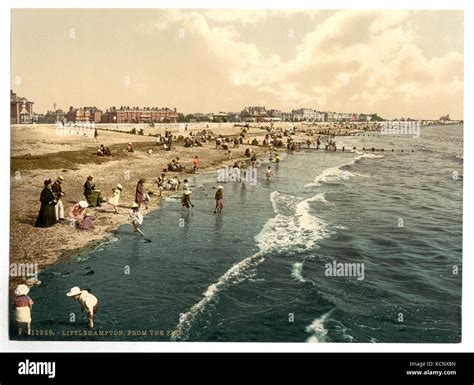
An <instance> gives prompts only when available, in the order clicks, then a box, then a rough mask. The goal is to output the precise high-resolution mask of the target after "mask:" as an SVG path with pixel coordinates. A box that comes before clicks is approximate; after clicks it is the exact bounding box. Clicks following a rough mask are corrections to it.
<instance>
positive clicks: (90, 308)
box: [66, 286, 99, 329]
mask: <svg viewBox="0 0 474 385" xmlns="http://www.w3.org/2000/svg"><path fill="white" fill-rule="evenodd" d="M66 295H67V296H68V297H72V298H73V299H75V300H77V302H79V303H80V305H81V311H84V309H85V310H86V311H87V326H88V327H89V329H92V328H93V327H94V316H95V315H96V314H97V311H98V310H99V300H98V299H97V297H96V296H95V295H92V294H91V293H89V292H88V291H87V290H81V289H80V288H79V287H77V286H74V287H73V288H72V289H71V290H69V292H68V293H67V294H66Z"/></svg>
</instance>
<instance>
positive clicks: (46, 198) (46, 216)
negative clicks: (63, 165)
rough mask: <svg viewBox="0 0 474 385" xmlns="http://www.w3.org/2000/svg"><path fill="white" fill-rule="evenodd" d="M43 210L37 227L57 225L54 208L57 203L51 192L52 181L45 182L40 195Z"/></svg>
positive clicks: (37, 221) (37, 220)
mask: <svg viewBox="0 0 474 385" xmlns="http://www.w3.org/2000/svg"><path fill="white" fill-rule="evenodd" d="M40 202H41V208H40V211H39V213H38V218H37V219H36V223H35V227H51V226H53V225H55V224H56V223H57V220H56V212H55V209H54V206H55V205H56V203H57V201H56V198H55V196H54V194H53V192H52V191H51V179H48V180H45V181H44V188H43V191H41V195H40Z"/></svg>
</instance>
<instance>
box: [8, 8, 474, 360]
mask: <svg viewBox="0 0 474 385" xmlns="http://www.w3.org/2000/svg"><path fill="white" fill-rule="evenodd" d="M120 5H121V6H118V4H117V3H116V2H112V1H106V0H80V1H78V0H68V1H67V2H66V1H62V2H59V1H51V0H25V1H22V0H18V1H11V0H6V1H2V3H1V5H0V7H1V9H2V12H0V42H1V43H0V44H1V48H2V55H1V57H2V59H1V73H0V78H1V83H0V84H1V87H0V89H1V90H2V92H1V93H0V95H1V96H0V111H2V115H1V116H5V117H7V116H8V117H9V116H10V108H9V105H8V98H9V95H10V91H9V90H10V54H9V52H10V17H11V9H12V8H315V9H345V8H348V9H362V8H365V9H370V8H373V9H446V10H448V9H458V10H464V28H465V30H464V60H465V62H464V68H465V69H466V68H474V66H473V60H472V47H473V46H474V44H473V42H472V36H473V35H472V31H473V26H474V20H473V17H472V14H473V11H472V8H473V3H472V2H471V1H469V2H468V1H466V2H463V1H459V0H451V1H439V0H431V1H430V2H426V1H420V0H396V1H393V0H390V1H384V2H383V6H381V3H380V1H374V0H362V1H358V2H357V3H356V2H355V1H348V0H332V1H326V2H322V1H303V0H261V1H259V2H258V4H256V2H255V0H238V1H237V0H229V1H226V2H225V5H224V6H223V3H222V2H219V1H217V0H200V1H199V2H196V3H194V2H192V1H191V0H188V1H185V0H162V1H160V2H156V3H153V2H150V1H147V0H134V1H133V2H132V1H129V2H127V3H125V4H124V2H122V3H120ZM7 52H8V54H7ZM464 92H465V94H464V95H465V96H464V99H465V103H464V121H465V122H467V124H466V123H465V125H464V143H465V150H464V171H463V174H464V198H465V199H464V201H463V204H464V212H463V235H464V237H463V269H462V273H463V293H462V303H463V308H462V314H463V316H462V325H463V329H462V343H460V344H406V343H400V344H397V343H394V344H385V343H378V344H359V343H354V344H348V343H324V344H307V343H215V342H206V343H197V342H180V343H176V342H45V341H31V342H23V341H21V342H19V341H10V340H9V339H8V312H6V311H4V310H5V309H7V308H8V306H9V303H8V302H9V299H8V261H9V258H8V256H9V227H10V226H9V223H10V218H9V209H8V210H7V207H5V208H4V210H3V212H4V214H5V215H1V216H0V228H1V229H2V230H1V233H0V237H1V238H0V240H1V242H0V247H1V255H2V257H1V258H0V261H1V266H0V277H1V279H0V309H1V310H0V352H2V351H16V352H46V351H48V352H65V351H79V352H92V351H93V352H107V351H113V352H182V351H186V352H210V351H216V352H248V351H251V352H275V351H284V352H440V351H441V352H472V351H474V301H473V300H472V295H473V294H472V293H474V262H473V259H472V256H473V255H474V245H473V240H472V238H471V237H469V234H472V233H471V231H472V230H473V229H474V217H473V216H472V214H473V213H474V210H473V207H474V203H473V202H472V201H471V200H469V197H473V196H474V188H473V183H472V179H473V170H474V164H473V155H472V153H470V152H469V151H466V149H468V148H469V147H471V146H472V145H474V140H473V137H474V132H473V128H472V127H469V124H471V122H472V121H473V119H472V114H473V113H472V111H473V110H471V109H470V108H466V107H467V106H469V105H470V103H472V102H473V95H472V75H471V73H470V72H467V73H466V72H465V73H464ZM466 101H468V102H467V103H466ZM469 101H470V102H469ZM9 127H10V120H9V118H8V121H7V120H6V118H5V119H4V123H3V128H2V129H1V130H0V135H1V140H0V145H1V152H0V159H1V161H2V162H1V163H2V164H4V165H5V166H4V167H2V168H1V173H2V180H4V181H7V185H8V187H9V186H10V128H9ZM0 198H1V199H0V202H8V203H7V206H8V208H9V202H10V192H9V188H8V189H6V188H5V189H1V190H0Z"/></svg>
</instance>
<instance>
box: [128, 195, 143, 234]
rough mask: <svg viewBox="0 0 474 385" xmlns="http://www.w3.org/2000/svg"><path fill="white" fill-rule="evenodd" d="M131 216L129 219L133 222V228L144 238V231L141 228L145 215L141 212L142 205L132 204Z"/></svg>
mask: <svg viewBox="0 0 474 385" xmlns="http://www.w3.org/2000/svg"><path fill="white" fill-rule="evenodd" d="M131 208H132V209H131V210H130V214H129V218H130V219H131V220H132V226H133V228H134V229H135V232H137V233H139V234H140V235H141V236H142V237H143V236H144V234H143V231H142V230H141V228H140V225H141V224H142V223H143V214H142V212H141V210H140V205H139V204H138V203H136V202H135V203H132V206H131Z"/></svg>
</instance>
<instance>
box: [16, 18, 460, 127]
mask: <svg viewBox="0 0 474 385" xmlns="http://www.w3.org/2000/svg"><path fill="white" fill-rule="evenodd" d="M463 29H464V25H463V12H462V11H386V10H360V11H359V10H358V11H355V10H350V11H345V10H343V11H330V10H324V11H318V10H224V9H217V10H156V9H153V10H139V9H135V10H130V9H117V10H113V9H94V10H93V9H64V10H62V9H61V10H59V9H56V10H53V9H49V10H48V9H43V10H36V9H35V10H28V9H21V10H20V9H17V10H13V11H12V44H11V55H12V56H11V88H12V89H13V90H15V92H17V93H18V94H20V95H22V96H23V97H27V98H28V99H29V100H31V101H33V102H34V111H35V112H37V113H46V111H47V110H53V109H54V105H56V108H62V109H68V108H69V106H74V107H82V106H97V107H98V108H100V109H103V110H104V111H105V109H106V108H108V107H109V106H114V105H115V106H116V107H120V106H122V105H125V106H127V105H129V106H160V107H169V108H177V110H178V111H179V112H183V113H195V112H202V113H206V112H219V111H226V112H230V111H235V112H237V111H241V110H242V109H243V108H244V106H266V107H267V108H275V109H279V110H281V111H291V110H293V109H298V108H312V109H315V110H320V111H337V112H356V113H366V114H371V113H378V114H379V115H380V116H384V117H386V118H399V117H402V116H404V117H411V118H418V119H438V118H439V117H440V116H441V115H444V114H446V113H449V114H450V116H451V117H452V118H453V119H463V90H464V72H463V66H464V49H463V34H464V33H463Z"/></svg>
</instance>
